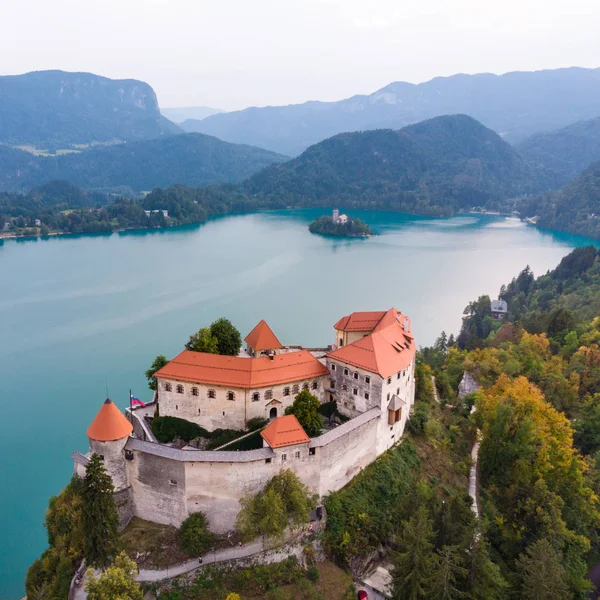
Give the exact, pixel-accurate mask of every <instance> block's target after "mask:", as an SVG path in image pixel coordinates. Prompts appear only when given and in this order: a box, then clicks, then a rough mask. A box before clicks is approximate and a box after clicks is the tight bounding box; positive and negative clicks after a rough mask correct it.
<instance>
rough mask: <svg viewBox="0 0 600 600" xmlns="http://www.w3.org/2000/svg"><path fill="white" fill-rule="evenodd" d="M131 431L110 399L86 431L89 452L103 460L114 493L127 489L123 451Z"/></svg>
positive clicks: (105, 402)
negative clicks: (111, 481)
mask: <svg viewBox="0 0 600 600" xmlns="http://www.w3.org/2000/svg"><path fill="white" fill-rule="evenodd" d="M132 431H133V426H132V425H131V423H130V422H129V421H128V420H127V419H126V418H125V415H124V414H123V413H122V412H121V411H120V410H119V409H118V408H117V407H116V406H115V405H114V404H113V402H112V400H111V399H110V398H107V399H106V400H105V401H104V404H103V405H102V407H101V408H100V410H99V411H98V414H97V415H96V417H95V419H94V420H93V421H92V424H91V425H90V426H89V427H88V430H87V435H88V438H89V439H90V452H92V453H95V454H99V455H100V456H101V457H102V458H103V460H104V467H105V469H106V471H107V472H108V474H109V475H110V476H111V477H112V480H113V484H114V486H115V492H120V491H121V490H124V489H126V488H127V487H129V484H128V481H127V471H126V467H125V456H124V453H123V449H124V448H125V444H126V443H127V440H128V439H129V436H130V435H131V432H132Z"/></svg>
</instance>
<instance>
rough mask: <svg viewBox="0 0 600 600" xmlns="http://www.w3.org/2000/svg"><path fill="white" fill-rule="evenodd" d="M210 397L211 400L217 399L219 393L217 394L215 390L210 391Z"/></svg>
mask: <svg viewBox="0 0 600 600" xmlns="http://www.w3.org/2000/svg"><path fill="white" fill-rule="evenodd" d="M208 397H209V398H216V397H217V392H215V390H208Z"/></svg>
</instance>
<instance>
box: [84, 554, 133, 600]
mask: <svg viewBox="0 0 600 600" xmlns="http://www.w3.org/2000/svg"><path fill="white" fill-rule="evenodd" d="M136 574H137V565H136V564H135V563H134V562H133V561H132V560H131V559H130V558H129V557H128V556H127V554H125V552H121V554H119V555H118V556H117V557H116V558H115V560H114V562H113V563H112V564H111V565H110V566H109V567H108V568H107V569H106V571H104V572H103V573H102V574H101V575H100V576H99V577H96V575H95V574H94V570H93V569H88V571H87V573H86V579H87V581H86V583H85V591H86V592H87V597H88V600H143V598H144V594H143V593H142V590H141V589H140V586H139V584H138V583H136V581H135V577H136Z"/></svg>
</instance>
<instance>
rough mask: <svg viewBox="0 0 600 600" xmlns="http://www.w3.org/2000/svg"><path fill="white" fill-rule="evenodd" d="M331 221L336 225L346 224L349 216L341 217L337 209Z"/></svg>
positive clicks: (334, 210)
mask: <svg viewBox="0 0 600 600" xmlns="http://www.w3.org/2000/svg"><path fill="white" fill-rule="evenodd" d="M331 219H332V220H333V222H334V223H339V224H342V225H344V224H346V223H347V222H348V215H343V214H342V215H340V211H339V210H338V209H337V208H334V209H333V214H332V215H331Z"/></svg>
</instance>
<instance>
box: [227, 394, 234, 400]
mask: <svg viewBox="0 0 600 600" xmlns="http://www.w3.org/2000/svg"><path fill="white" fill-rule="evenodd" d="M227 400H235V393H234V392H227Z"/></svg>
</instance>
